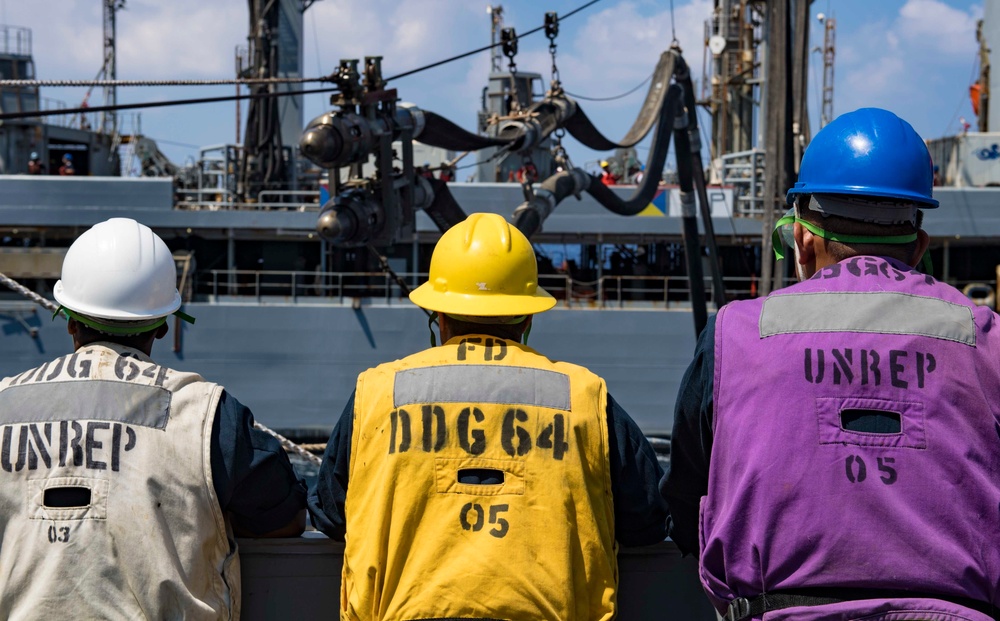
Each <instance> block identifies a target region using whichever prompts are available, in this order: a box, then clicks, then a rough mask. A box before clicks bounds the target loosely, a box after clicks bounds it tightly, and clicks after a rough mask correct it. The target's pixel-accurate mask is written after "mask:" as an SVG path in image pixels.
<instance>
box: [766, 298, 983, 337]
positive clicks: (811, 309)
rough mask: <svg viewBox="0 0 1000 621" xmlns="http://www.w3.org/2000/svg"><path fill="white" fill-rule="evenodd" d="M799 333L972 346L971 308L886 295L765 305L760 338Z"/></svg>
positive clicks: (769, 300)
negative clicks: (911, 336) (900, 336)
mask: <svg viewBox="0 0 1000 621" xmlns="http://www.w3.org/2000/svg"><path fill="white" fill-rule="evenodd" d="M800 332H814V333H815V332H869V333H873V334H914V335H921V336H929V337H933V338H937V339H944V340H947V341H955V342H957V343H964V344H965V345H971V346H975V345H976V324H975V323H974V322H973V321H972V309H970V308H969V307H968V306H965V305H961V304H953V303H952V302H946V301H945V300H939V299H937V298H929V297H924V296H916V295H911V294H908V293H895V292H890V291H870V292H860V291H841V292H837V293H827V292H817V293H798V294H786V295H775V296H771V297H768V298H766V299H765V300H764V309H763V310H762V311H761V313H760V336H761V337H762V338H763V337H765V336H773V335H775V334H795V333H800Z"/></svg>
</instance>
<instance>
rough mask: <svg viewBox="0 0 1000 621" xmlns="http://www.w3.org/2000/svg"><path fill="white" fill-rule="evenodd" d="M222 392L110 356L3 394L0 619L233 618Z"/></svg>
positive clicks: (42, 371) (50, 369)
mask: <svg viewBox="0 0 1000 621" xmlns="http://www.w3.org/2000/svg"><path fill="white" fill-rule="evenodd" d="M221 392H222V389H221V387H220V386H218V385H216V384H211V383H209V382H206V381H204V380H203V379H202V378H201V377H199V376H198V375H195V374H192V373H182V372H180V371H175V370H173V369H168V368H167V367H163V366H161V365H158V364H156V363H155V362H153V361H152V360H150V359H149V358H148V357H147V356H145V355H144V354H142V353H141V352H139V351H136V350H133V349H130V348H126V347H121V346H118V345H112V344H110V343H95V344H91V345H88V346H86V347H84V348H82V349H81V350H79V351H77V352H76V353H73V354H70V355H68V356H63V357H61V358H57V359H56V360H53V361H51V362H49V363H46V364H44V365H42V366H41V367H38V368H36V369H32V370H30V371H26V372H24V373H21V374H20V375H18V376H16V377H12V378H7V379H5V380H3V381H2V382H0V482H2V484H0V521H2V526H3V528H2V533H3V535H2V536H3V540H2V542H0V618H5V619H6V618H10V617H20V616H23V615H30V616H32V617H36V616H37V617H45V616H48V617H53V618H55V617H64V616H66V614H67V612H68V611H71V614H72V616H73V617H76V618H93V619H97V618H102V619H119V618H148V619H164V618H185V619H205V620H208V619H213V620H214V619H220V618H221V619H238V618H239V586H240V578H239V559H238V557H237V556H236V548H235V540H233V539H232V538H231V537H230V536H229V535H228V534H227V525H226V522H225V520H224V517H223V515H222V512H221V509H220V507H219V501H218V499H217V497H216V495H215V488H214V484H213V482H212V472H211V463H210V457H209V456H210V442H209V440H210V435H211V430H212V423H213V421H214V418H215V410H216V407H217V405H218V401H219V396H220V395H221ZM81 568H86V571H81Z"/></svg>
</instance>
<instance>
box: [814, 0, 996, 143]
mask: <svg viewBox="0 0 1000 621" xmlns="http://www.w3.org/2000/svg"><path fill="white" fill-rule="evenodd" d="M981 14H982V7H981V6H979V5H969V6H968V7H967V8H966V9H964V10H962V9H958V8H955V7H953V6H950V5H949V4H946V3H945V2H943V1H941V0H906V2H904V3H902V4H901V6H899V8H898V10H897V12H896V13H895V15H891V16H887V17H886V18H882V19H877V20H872V21H871V22H869V23H866V24H864V25H863V26H861V27H860V28H858V29H857V30H855V31H854V32H847V33H845V35H846V36H843V37H838V49H837V57H836V61H835V63H836V64H835V71H836V85H835V106H836V107H835V112H836V113H842V112H845V111H848V110H853V109H855V108H859V107H863V106H879V107H883V108H887V109H890V110H893V111H894V112H896V113H897V114H899V115H900V116H903V117H904V118H906V119H907V120H909V121H911V123H913V125H914V127H915V128H916V129H917V131H918V132H920V133H921V135H923V136H924V137H927V138H931V137H936V136H940V135H942V134H945V133H947V132H949V131H954V129H955V126H954V119H956V118H957V116H958V115H959V114H965V115H966V116H968V117H970V118H973V116H972V111H971V108H970V106H969V103H968V86H969V80H974V79H975V75H970V74H971V69H972V67H973V64H974V63H975V61H976V53H977V49H978V44H977V42H976V21H977V19H978V18H979V16H980V15H981ZM814 62H818V68H817V72H819V71H821V68H822V64H821V61H818V58H816V59H814ZM819 87H820V85H818V84H817V85H814V86H811V87H810V88H811V89H815V88H819ZM956 110H957V111H956ZM949 119H951V120H949Z"/></svg>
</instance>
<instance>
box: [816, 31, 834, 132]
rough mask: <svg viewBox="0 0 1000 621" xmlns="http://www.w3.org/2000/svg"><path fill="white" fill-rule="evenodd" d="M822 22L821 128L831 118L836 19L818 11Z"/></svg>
mask: <svg viewBox="0 0 1000 621" xmlns="http://www.w3.org/2000/svg"><path fill="white" fill-rule="evenodd" d="M816 19H817V20H819V23H821V24H823V26H824V31H823V106H822V108H821V110H822V111H821V112H820V117H819V127H820V129H823V126H825V125H826V124H827V123H829V122H830V121H832V120H833V58H834V56H835V53H836V46H835V45H834V40H835V39H836V37H837V20H836V19H834V18H833V17H832V16H827V15H824V14H823V13H820V14H819V15H817V16H816Z"/></svg>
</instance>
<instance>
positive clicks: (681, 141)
mask: <svg viewBox="0 0 1000 621" xmlns="http://www.w3.org/2000/svg"><path fill="white" fill-rule="evenodd" d="M674 140H675V141H676V142H675V143H674V144H675V147H676V148H675V149H674V151H675V153H676V154H677V180H678V185H680V191H681V210H682V212H681V231H682V234H683V238H684V259H685V261H686V262H687V273H688V283H689V287H690V290H691V314H692V316H693V318H694V333H695V336H699V335H700V334H701V331H702V330H704V329H705V325H706V324H707V323H708V304H707V302H706V301H705V272H704V270H703V269H702V267H701V240H700V239H699V237H698V216H697V211H696V209H695V206H694V204H693V203H694V200H695V196H694V178H693V177H692V174H691V139H690V137H689V134H688V124H687V122H685V123H683V127H679V128H677V130H676V131H674Z"/></svg>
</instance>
